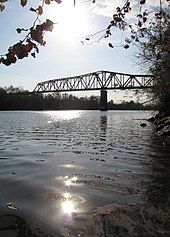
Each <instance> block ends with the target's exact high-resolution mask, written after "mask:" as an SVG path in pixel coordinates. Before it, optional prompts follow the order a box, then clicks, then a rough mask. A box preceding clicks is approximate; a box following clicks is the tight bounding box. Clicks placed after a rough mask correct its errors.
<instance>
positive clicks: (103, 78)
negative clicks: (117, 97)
mask: <svg viewBox="0 0 170 237" xmlns="http://www.w3.org/2000/svg"><path fill="white" fill-rule="evenodd" d="M153 86H154V78H153V76H152V75H131V74H124V73H116V72H109V71H98V72H93V73H88V74H84V75H80V76H72V77H66V78H60V79H53V80H48V81H44V82H40V83H38V84H37V85H36V87H35V89H34V91H33V92H34V93H48V92H65V91H86V90H116V89H118V90H125V89H146V88H151V87H153Z"/></svg>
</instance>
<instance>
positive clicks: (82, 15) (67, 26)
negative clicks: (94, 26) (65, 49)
mask: <svg viewBox="0 0 170 237" xmlns="http://www.w3.org/2000/svg"><path fill="white" fill-rule="evenodd" d="M87 14H88V13H87V9H86V8H85V6H84V5H82V4H76V6H74V5H73V1H70V0H68V1H63V2H62V4H60V5H57V6H52V7H51V8H50V9H49V11H48V17H49V19H50V20H52V21H53V22H54V23H56V24H55V29H54V32H55V34H57V36H59V37H60V38H61V39H63V40H73V39H78V38H79V39H80V38H81V37H84V36H85V35H86V34H87V31H88V16H87Z"/></svg>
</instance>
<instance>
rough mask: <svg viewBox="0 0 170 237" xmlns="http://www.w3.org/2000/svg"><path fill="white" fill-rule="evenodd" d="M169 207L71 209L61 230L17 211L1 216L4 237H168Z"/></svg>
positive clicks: (169, 231)
mask: <svg viewBox="0 0 170 237" xmlns="http://www.w3.org/2000/svg"><path fill="white" fill-rule="evenodd" d="M169 214H170V209H169V207H167V208H166V209H164V208H161V207H156V206H151V205H148V204H147V203H146V204H140V203H138V204H135V205H126V204H124V205H116V204H115V205H114V204H111V205H107V206H103V207H99V208H97V209H96V210H94V211H93V212H86V213H72V216H68V217H67V218H66V221H65V222H64V223H63V226H60V228H59V229H58V230H53V231H52V230H50V231H48V229H46V228H44V227H42V226H41V227H40V226H38V225H36V224H35V223H32V224H30V223H29V222H27V221H26V220H24V219H23V218H22V217H19V216H18V215H17V214H8V215H4V216H1V218H0V219H1V225H0V233H1V236H2V237H7V236H16V237H23V236H24V237H53V236H55V237H56V236H57V237H66V236H69V237H75V236H81V237H87V236H88V237H100V236H102V237H104V236H107V237H167V236H170V219H169Z"/></svg>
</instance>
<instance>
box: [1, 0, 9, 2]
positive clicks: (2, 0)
mask: <svg viewBox="0 0 170 237" xmlns="http://www.w3.org/2000/svg"><path fill="white" fill-rule="evenodd" d="M7 1H8V0H0V2H7Z"/></svg>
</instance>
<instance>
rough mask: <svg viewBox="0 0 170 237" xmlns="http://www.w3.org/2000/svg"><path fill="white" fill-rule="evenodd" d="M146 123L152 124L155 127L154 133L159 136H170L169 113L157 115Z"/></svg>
mask: <svg viewBox="0 0 170 237" xmlns="http://www.w3.org/2000/svg"><path fill="white" fill-rule="evenodd" d="M147 121H149V122H152V123H153V124H154V125H155V126H156V132H157V134H158V135H159V136H170V111H167V112H165V113H158V114H157V115H156V116H155V117H151V118H149V119H148V120H147Z"/></svg>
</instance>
